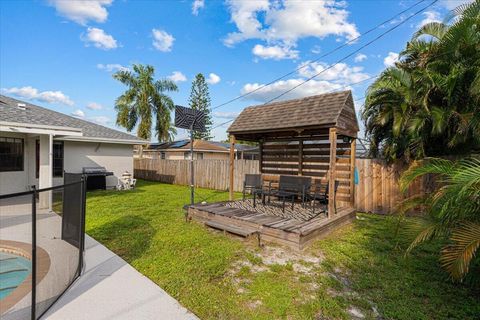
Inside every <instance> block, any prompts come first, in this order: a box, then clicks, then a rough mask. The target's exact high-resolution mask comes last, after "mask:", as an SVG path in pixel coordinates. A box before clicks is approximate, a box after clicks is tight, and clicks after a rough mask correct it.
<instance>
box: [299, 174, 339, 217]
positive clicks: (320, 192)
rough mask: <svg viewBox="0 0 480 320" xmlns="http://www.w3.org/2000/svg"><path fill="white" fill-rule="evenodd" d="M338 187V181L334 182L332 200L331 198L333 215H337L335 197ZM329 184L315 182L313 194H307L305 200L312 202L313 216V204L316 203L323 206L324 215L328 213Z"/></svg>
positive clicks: (313, 211) (313, 210)
mask: <svg viewBox="0 0 480 320" xmlns="http://www.w3.org/2000/svg"><path fill="white" fill-rule="evenodd" d="M339 185H340V181H338V180H335V189H334V193H333V195H334V198H333V204H334V208H335V213H337V201H336V195H337V190H338V186H339ZM328 191H329V183H328V181H327V183H325V184H323V183H322V182H321V181H319V180H317V181H316V182H315V184H314V191H313V193H309V194H307V195H306V199H307V200H309V201H312V213H313V214H315V202H316V201H318V203H319V204H321V205H324V208H325V209H324V210H322V211H324V212H325V213H327V212H328V201H329V192H328Z"/></svg>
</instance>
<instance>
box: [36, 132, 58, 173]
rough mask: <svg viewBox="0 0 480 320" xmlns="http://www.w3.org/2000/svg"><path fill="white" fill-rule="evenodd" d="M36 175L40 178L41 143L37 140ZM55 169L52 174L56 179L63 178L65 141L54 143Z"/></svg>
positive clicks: (53, 158) (53, 159) (53, 157)
mask: <svg viewBox="0 0 480 320" xmlns="http://www.w3.org/2000/svg"><path fill="white" fill-rule="evenodd" d="M35 149H36V160H37V163H36V168H35V169H36V170H35V171H36V173H35V176H36V177H37V178H38V176H39V172H40V141H38V140H37V145H36V148H35ZM52 161H53V168H52V173H53V177H54V178H61V177H63V141H53V154H52Z"/></svg>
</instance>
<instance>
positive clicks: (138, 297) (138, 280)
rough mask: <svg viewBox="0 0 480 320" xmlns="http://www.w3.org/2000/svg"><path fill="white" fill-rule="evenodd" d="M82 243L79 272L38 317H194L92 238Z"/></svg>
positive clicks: (100, 319)
mask: <svg viewBox="0 0 480 320" xmlns="http://www.w3.org/2000/svg"><path fill="white" fill-rule="evenodd" d="M85 246H86V252H85V263H86V265H85V270H84V272H83V274H82V275H81V276H80V278H79V279H77V281H76V282H75V283H74V284H73V285H72V286H71V287H70V288H69V289H68V290H67V291H66V292H65V294H64V295H63V296H62V297H61V298H60V299H59V300H58V301H57V302H56V303H55V304H54V305H53V306H52V307H51V308H50V310H48V311H47V313H46V314H45V315H44V316H43V317H42V319H49V320H57V319H58V320H64V319H70V320H76V319H89V320H104V319H105V320H106V319H119V320H121V319H146V320H149V319H165V320H169V319H175V320H176V319H179V320H183V319H192V320H193V319H198V318H197V317H196V316H195V315H194V314H193V313H191V312H189V311H188V310H187V309H185V308H184V307H183V306H181V305H180V304H179V303H178V301H177V300H175V299H174V298H172V297H171V296H170V295H168V293H166V292H165V291H164V290H163V289H162V288H160V287H159V286H157V285H156V284H155V283H154V282H152V281H151V280H150V279H148V278H147V277H145V276H144V275H142V274H141V273H140V272H138V271H137V270H135V269H134V268H133V267H132V266H131V265H129V264H128V263H127V262H125V261H124V260H123V259H122V258H120V257H119V256H117V255H116V254H115V253H113V252H112V251H110V250H108V249H107V248H106V247H105V246H103V245H102V244H101V243H99V242H97V241H96V240H95V239H93V238H91V237H89V236H86V243H85Z"/></svg>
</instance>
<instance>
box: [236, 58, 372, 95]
mask: <svg viewBox="0 0 480 320" xmlns="http://www.w3.org/2000/svg"><path fill="white" fill-rule="evenodd" d="M327 68H328V65H327V64H326V63H324V62H314V63H310V62H309V61H306V62H304V63H301V64H300V65H299V71H298V76H297V77H296V78H293V79H287V80H280V81H277V82H274V83H273V84H271V85H269V86H266V87H263V88H261V89H259V88H260V87H262V86H263V85H264V84H261V83H247V84H246V85H244V86H243V88H242V90H241V93H242V94H246V93H250V92H252V93H251V94H249V96H248V99H252V100H256V101H260V102H266V101H269V100H270V99H273V98H274V97H277V96H278V95H280V94H282V93H284V92H286V91H288V90H290V89H292V88H293V87H295V86H297V85H299V84H301V83H303V82H304V81H305V79H307V78H310V77H313V76H315V75H317V74H319V73H320V74H319V75H318V76H316V77H315V78H314V79H312V80H310V81H308V82H306V83H304V84H302V85H301V86H299V87H297V88H296V89H295V90H293V91H291V92H289V93H287V94H285V95H284V96H282V97H281V100H285V99H295V98H301V97H306V96H311V95H317V94H322V93H326V92H330V91H335V90H345V89H348V88H349V85H350V84H353V83H356V82H359V81H363V80H366V79H368V78H369V75H368V74H366V73H364V72H363V68H362V67H350V66H348V65H347V64H345V63H339V64H337V65H335V66H334V67H332V68H331V69H327ZM257 89H259V90H258V91H255V90H257ZM253 91H255V92H253Z"/></svg>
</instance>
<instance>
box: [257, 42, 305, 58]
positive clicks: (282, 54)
mask: <svg viewBox="0 0 480 320" xmlns="http://www.w3.org/2000/svg"><path fill="white" fill-rule="evenodd" d="M252 53H253V54H254V55H256V56H257V57H260V58H262V59H273V60H282V59H297V58H298V50H292V49H291V48H290V47H287V46H279V45H276V46H263V45H261V44H257V45H256V46H255V47H253V49H252Z"/></svg>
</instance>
